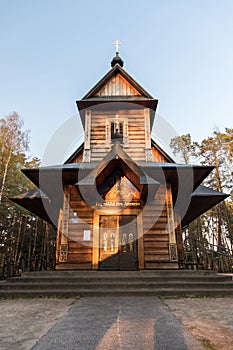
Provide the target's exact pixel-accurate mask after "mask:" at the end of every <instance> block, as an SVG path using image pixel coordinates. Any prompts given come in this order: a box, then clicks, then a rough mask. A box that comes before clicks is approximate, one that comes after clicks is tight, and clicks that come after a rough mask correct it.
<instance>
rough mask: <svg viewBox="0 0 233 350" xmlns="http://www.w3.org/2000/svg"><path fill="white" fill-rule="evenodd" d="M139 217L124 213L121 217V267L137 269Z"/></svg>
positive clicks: (123, 268) (121, 268)
mask: <svg viewBox="0 0 233 350" xmlns="http://www.w3.org/2000/svg"><path fill="white" fill-rule="evenodd" d="M136 220H137V217H136V216H134V215H122V216H120V218H119V243H120V244H119V269H120V270H137V266H138V261H137V260H138V259H137V223H136V222H137V221H136Z"/></svg>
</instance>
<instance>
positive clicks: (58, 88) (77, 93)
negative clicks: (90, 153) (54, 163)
mask: <svg viewBox="0 0 233 350" xmlns="http://www.w3.org/2000/svg"><path fill="white" fill-rule="evenodd" d="M232 18H233V1H232V0H229V1H228V0H222V1H215V0H195V1H192V0H163V1H162V0H160V1H157V0H144V1H138V0H124V1H122V0H118V1H115V2H112V1H105V0H99V1H91V0H40V1H38V0H8V1H5V0H0V49H1V56H0V116H1V117H2V116H4V115H7V114H9V113H11V112H12V111H16V112H18V113H19V114H20V115H21V117H22V118H23V119H24V123H25V128H27V129H30V130H31V134H30V135H31V142H30V148H31V151H30V154H31V156H37V157H39V158H41V157H42V155H43V152H44V149H45V147H46V145H47V143H48V141H49V139H50V138H51V135H52V134H53V132H54V131H55V130H56V129H57V128H58V127H59V126H60V125H61V124H62V123H63V122H64V121H65V120H67V118H69V117H71V116H72V115H74V114H75V113H76V112H77V110H76V105H75V101H76V100H77V99H80V98H82V96H83V95H84V94H85V93H86V92H87V91H88V90H89V89H90V88H91V87H92V86H93V85H94V84H95V83H96V82H97V81H98V80H99V79H100V78H101V77H102V76H103V75H104V74H105V73H106V72H107V71H108V70H109V69H110V61H111V59H112V57H113V56H114V46H113V41H114V40H116V39H119V40H121V42H122V45H121V47H120V55H121V57H122V58H123V59H124V61H125V66H124V68H125V69H126V71H127V72H128V73H130V74H131V75H132V76H133V77H134V78H135V79H136V80H137V81H138V82H139V83H140V84H141V85H142V86H143V87H144V88H145V89H146V90H148V91H149V92H150V93H151V94H152V95H153V96H154V97H156V98H158V99H159V107H158V113H159V114H160V115H162V116H163V118H165V119H166V120H167V121H168V122H169V123H170V124H172V125H173V127H174V128H175V129H176V130H177V132H178V133H180V134H181V133H182V134H183V133H191V135H192V136H193V139H195V140H201V139H203V138H205V137H208V136H209V135H210V134H211V132H212V131H213V129H214V128H216V127H218V128H219V129H220V130H223V129H224V127H225V126H227V127H232V119H233V118H232V115H233V21H232Z"/></svg>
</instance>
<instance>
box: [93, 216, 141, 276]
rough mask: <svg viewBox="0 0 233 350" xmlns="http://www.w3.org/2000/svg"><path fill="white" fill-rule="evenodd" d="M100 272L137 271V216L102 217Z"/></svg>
mask: <svg viewBox="0 0 233 350" xmlns="http://www.w3.org/2000/svg"><path fill="white" fill-rule="evenodd" d="M99 267H100V270H137V224H136V216H133V215H122V216H116V215H115V216H114V215H113V216H110V215H101V216H100V264H99Z"/></svg>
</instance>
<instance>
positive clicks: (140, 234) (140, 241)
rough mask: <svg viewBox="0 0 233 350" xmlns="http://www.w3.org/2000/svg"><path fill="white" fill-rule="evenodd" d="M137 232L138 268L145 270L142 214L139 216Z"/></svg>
mask: <svg viewBox="0 0 233 350" xmlns="http://www.w3.org/2000/svg"><path fill="white" fill-rule="evenodd" d="M137 231H138V268H139V270H143V269H144V267H145V258H144V237H143V220H142V213H140V214H139V215H138V216H137Z"/></svg>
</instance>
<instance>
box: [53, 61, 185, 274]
mask: <svg viewBox="0 0 233 350" xmlns="http://www.w3.org/2000/svg"><path fill="white" fill-rule="evenodd" d="M115 68H116V67H115ZM118 96H121V97H124V102H121V103H119V102H118V101H115V100H114V98H115V97H118ZM134 96H137V97H139V98H141V99H145V98H148V96H145V95H143V94H142V92H141V91H140V87H139V88H138V89H137V88H136V87H135V85H134V86H132V85H131V84H130V82H129V81H127V80H126V78H125V77H123V76H122V75H121V70H119V69H117V70H116V73H115V74H114V75H113V77H111V78H110V79H109V80H108V81H106V83H105V84H104V86H102V87H101V88H100V89H99V90H98V89H97V91H95V93H94V95H93V94H92V96H91V97H89V99H90V98H93V97H96V98H99V97H105V98H108V100H109V101H111V104H109V107H108V105H106V104H104V103H103V104H98V106H97V107H96V105H94V108H93V107H92V106H91V107H89V108H87V109H85V111H84V112H83V114H84V118H83V125H84V133H85V140H84V147H83V149H82V150H80V152H79V153H77V154H75V155H74V156H73V157H72V158H71V159H70V162H72V163H79V162H83V163H101V162H103V164H104V167H105V168H106V169H107V170H106V171H107V173H108V175H107V178H104V180H103V183H100V184H99V185H100V186H99V188H96V193H98V194H99V195H100V196H102V199H103V202H102V203H101V205H98V200H94V201H93V202H96V203H95V205H92V206H90V205H89V203H87V202H86V201H85V195H84V196H83V194H81V193H79V189H78V187H77V186H75V185H66V186H65V189H64V204H63V208H62V210H61V212H60V217H59V221H61V224H60V225H59V228H58V244H57V269H94V270H98V269H101V270H105V269H106V270H135V269H161V268H178V252H177V241H176V240H177V238H176V236H177V234H176V232H175V224H174V213H173V206H172V190H171V186H170V184H169V183H166V184H160V185H159V186H158V188H157V189H156V191H155V193H154V195H153V198H150V200H149V203H147V198H144V197H143V195H142V194H143V189H142V187H143V186H141V188H137V187H136V186H135V184H133V183H132V182H131V176H135V174H131V176H129V172H130V171H131V172H132V170H131V169H128V167H127V165H125V166H124V159H120V161H121V162H122V163H123V165H121V166H120V165H119V166H118V165H116V166H115V167H114V166H112V165H111V164H110V163H111V159H110V161H109V160H107V161H106V157H108V155H109V153H110V152H111V150H112V148H113V146H114V144H115V141H114V140H113V135H114V134H115V133H116V132H117V131H118V133H120V134H121V137H122V140H121V142H119V141H118V143H119V147H121V148H122V149H123V151H124V152H125V154H126V155H127V159H130V160H131V161H132V162H135V164H137V163H138V162H169V161H170V160H169V157H168V156H166V154H165V153H161V151H160V150H159V149H158V148H157V147H156V146H155V145H154V144H152V140H151V125H150V124H151V116H150V114H151V111H150V108H148V107H147V108H145V106H144V105H140V104H137V103H129V102H128V103H127V99H130V98H132V97H134ZM116 129H117V130H116ZM115 158H117V157H114V160H115ZM105 162H106V164H105ZM108 168H109V169H108ZM132 173H133V172H132ZM109 183H111V184H112V185H111V186H109ZM102 187H103V188H104V190H103V189H102ZM138 187H140V185H139V186H138ZM101 191H102V192H101ZM93 196H95V194H94V195H93ZM142 197H143V198H142ZM68 202H69V205H67V203H68ZM61 228H62V229H61ZM179 235H181V232H179ZM180 249H182V247H180Z"/></svg>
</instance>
